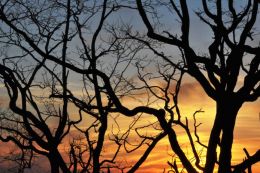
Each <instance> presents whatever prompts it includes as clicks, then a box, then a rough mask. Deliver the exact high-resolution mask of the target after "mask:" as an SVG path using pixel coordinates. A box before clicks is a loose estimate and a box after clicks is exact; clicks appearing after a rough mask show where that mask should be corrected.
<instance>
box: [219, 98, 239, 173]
mask: <svg viewBox="0 0 260 173" xmlns="http://www.w3.org/2000/svg"><path fill="white" fill-rule="evenodd" d="M240 107H241V104H238V103H237V102H235V101H234V100H233V101H231V102H230V103H229V104H227V105H226V107H225V110H224V112H225V117H224V120H223V122H222V138H221V144H220V155H219V170H218V172H219V173H222V172H226V173H230V172H231V159H232V145H233V133H234V127H235V123H236V118H237V113H238V110H239V109H240Z"/></svg>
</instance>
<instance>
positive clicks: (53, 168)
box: [48, 154, 59, 173]
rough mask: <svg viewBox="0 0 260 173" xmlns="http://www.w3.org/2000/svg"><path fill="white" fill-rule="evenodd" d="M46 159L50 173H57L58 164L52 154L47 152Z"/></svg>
mask: <svg viewBox="0 0 260 173" xmlns="http://www.w3.org/2000/svg"><path fill="white" fill-rule="evenodd" d="M48 159H49V162H50V166H51V173H59V164H58V163H57V161H56V159H55V156H54V155H53V154H49V156H48Z"/></svg>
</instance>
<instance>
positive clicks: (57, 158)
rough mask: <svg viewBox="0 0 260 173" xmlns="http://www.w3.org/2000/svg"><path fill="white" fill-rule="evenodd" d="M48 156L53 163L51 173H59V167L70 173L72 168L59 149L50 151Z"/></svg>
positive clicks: (51, 163) (63, 172)
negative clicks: (69, 167) (68, 165)
mask: <svg viewBox="0 0 260 173" xmlns="http://www.w3.org/2000/svg"><path fill="white" fill-rule="evenodd" d="M48 158H49V162H50V165H51V173H59V169H61V170H62V173H70V170H69V169H68V167H67V165H66V163H65V161H64V160H63V158H62V156H61V155H60V153H59V151H58V150H57V149H54V150H52V151H50V153H49V155H48Z"/></svg>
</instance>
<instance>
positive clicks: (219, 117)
mask: <svg viewBox="0 0 260 173" xmlns="http://www.w3.org/2000/svg"><path fill="white" fill-rule="evenodd" d="M145 2H146V1H145ZM149 2H150V4H149ZM149 2H146V3H142V2H141V1H140V0H136V3H137V6H138V11H139V14H140V16H141V18H142V20H143V22H144V24H145V26H146V28H147V30H148V32H147V36H148V37H149V38H152V39H153V40H157V41H159V42H160V43H165V44H168V45H171V46H176V47H178V48H179V49H181V51H182V52H183V57H184V59H185V69H186V72H187V73H188V74H190V75H191V76H192V77H194V78H195V79H196V80H197V81H198V82H199V83H200V84H201V86H202V87H203V89H204V91H205V92H206V93H207V95H208V96H209V97H210V98H212V99H213V100H215V102H216V115H215V121H214V125H213V127H212V131H211V134H210V139H209V142H208V146H207V156H206V159H207V160H206V164H205V167H204V168H203V171H204V172H213V169H214V167H215V164H216V163H218V165H219V167H218V172H231V170H232V168H234V169H233V170H234V172H241V171H243V170H245V169H246V168H247V166H250V165H251V164H254V163H255V162H257V161H259V151H258V152H256V153H255V155H254V156H253V157H249V158H248V159H247V160H246V161H244V162H243V163H241V164H240V165H237V166H234V167H233V166H231V157H232V153H231V149H232V143H233V131H234V127H235V121H236V118H237V113H238V111H239V109H240V108H241V106H242V104H243V103H245V102H252V101H255V100H257V98H258V97H259V94H260V86H259V79H260V78H259V77H260V71H259V63H260V54H259V52H260V48H259V45H256V46H255V47H254V45H253V44H250V43H249V41H248V40H250V39H251V40H252V39H253V37H254V36H253V35H252V34H253V33H254V32H253V31H254V26H255V24H256V21H257V19H258V18H257V15H258V10H259V8H258V5H259V1H257V0H254V1H251V0H248V1H247V4H245V7H240V8H238V5H237V4H235V3H238V2H233V1H232V0H231V1H228V2H224V1H221V0H216V1H213V2H210V1H206V0H202V1H201V2H200V3H201V4H202V6H203V7H202V10H200V11H197V12H196V14H197V16H198V17H199V18H200V19H201V21H202V22H204V23H205V24H207V25H208V26H209V28H210V29H211V31H212V33H213V34H214V36H213V39H212V41H211V44H210V45H209V47H208V52H207V53H206V55H200V54H198V53H196V51H195V50H194V48H192V46H191V44H190V15H191V12H190V9H189V8H188V3H187V1H186V0H183V1H178V2H176V1H169V2H165V3H164V2H161V3H160V2H159V1H158V2H157V3H156V2H154V3H152V2H153V1H149ZM144 4H145V5H144ZM154 4H156V5H157V7H158V6H160V5H161V6H167V8H170V10H171V11H172V12H173V13H174V14H176V16H177V18H178V21H179V23H178V24H179V25H180V35H174V34H171V33H170V31H163V32H157V30H159V29H158V27H157V28H155V27H154V25H153V23H152V22H151V21H152V20H151V19H150V18H149V17H150V16H149V15H148V14H156V11H155V10H153V11H152V10H148V9H155V8H156V7H155V6H153V5H154ZM209 6H210V7H209ZM226 7H227V8H226ZM146 10H147V11H149V13H148V12H147V11H146ZM156 15H157V16H160V15H159V14H156ZM156 15H153V16H156ZM158 20H160V19H158ZM255 27H256V26H255ZM143 42H144V44H145V45H147V46H148V47H150V48H151V49H152V51H154V52H155V53H157V54H158V56H160V57H162V58H163V59H165V60H166V61H169V62H170V63H172V64H173V65H176V64H175V63H174V61H172V60H171V59H170V58H168V57H167V56H165V55H164V54H163V53H160V51H156V49H153V47H152V45H151V44H149V42H147V41H145V40H143ZM249 55H250V56H251V57H252V58H250V57H249ZM247 64H248V65H247ZM241 70H242V71H243V73H244V74H245V75H244V76H243V75H242V74H241V73H242V72H241ZM239 77H241V78H242V77H243V85H242V86H239V84H238V79H239ZM218 145H219V147H220V153H219V155H218V156H217V152H216V149H217V146H218ZM179 157H180V159H181V160H182V162H183V165H184V166H185V168H186V169H187V170H188V172H196V171H194V169H192V168H190V166H189V165H188V164H186V161H185V158H182V156H180V155H179ZM217 158H218V159H217ZM242 165H243V166H242Z"/></svg>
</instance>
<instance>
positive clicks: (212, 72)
mask: <svg viewBox="0 0 260 173" xmlns="http://www.w3.org/2000/svg"><path fill="white" fill-rule="evenodd" d="M201 2H202V5H203V10H201V11H197V16H198V17H199V18H200V19H201V20H202V21H203V22H204V23H206V24H207V25H209V27H210V28H211V29H212V32H213V33H214V39H213V41H212V44H211V45H210V46H209V48H208V54H205V55H203V56H202V55H200V54H197V53H196V52H195V50H194V49H193V48H192V47H191V45H190V39H189V33H190V17H189V15H190V14H189V13H190V9H189V8H188V5H187V2H186V1H185V0H181V1H179V2H176V1H171V0H170V1H169V2H161V1H155V3H154V2H153V1H149V0H148V1H143V2H142V1H140V0H136V2H131V1H116V0H111V1H110V0H104V1H98V0H93V1H80V0H79V1H72V0H59V1H56V0H55V1H53V0H45V1H38V0H32V1H26V2H25V1H23V0H4V1H1V2H0V21H1V26H0V42H1V54H0V55H1V63H0V79H1V82H2V83H3V84H4V87H5V89H6V91H7V95H8V101H9V107H8V109H10V110H11V111H12V112H11V113H4V114H1V117H0V120H1V124H0V130H1V133H0V140H1V141H3V142H9V141H11V142H13V143H14V144H16V146H17V147H18V148H19V149H20V150H21V153H24V154H28V156H29V157H22V158H20V161H21V162H20V163H23V162H22V161H24V160H26V159H25V158H29V161H28V163H29V164H28V165H23V164H21V169H24V168H26V167H30V164H31V158H32V157H33V155H34V154H35V153H36V154H39V155H42V156H45V157H46V158H48V160H49V162H50V169H51V172H53V173H57V172H60V171H62V172H75V173H76V172H95V173H96V172H114V171H121V172H135V171H137V170H138V168H139V167H140V166H141V165H142V164H143V163H144V162H145V161H146V159H147V158H148V156H149V155H150V154H151V152H152V150H153V149H154V148H155V146H156V145H157V144H158V142H159V141H161V140H162V139H163V138H165V137H168V138H167V139H168V142H169V145H170V147H171V149H172V151H173V152H174V153H175V155H174V156H173V157H174V158H173V159H174V161H173V162H168V165H169V166H170V169H171V170H172V171H175V172H179V170H180V166H179V164H177V161H178V160H180V161H181V163H182V165H183V167H184V168H185V169H186V170H187V172H191V173H192V172H199V170H200V171H203V172H206V173H208V172H213V169H214V168H215V164H218V165H219V166H218V170H219V172H232V171H233V172H242V171H244V170H246V169H248V170H250V166H251V165H253V164H254V163H256V162H258V161H259V160H260V158H259V157H260V154H259V151H257V152H256V153H255V154H254V155H252V156H250V155H249V154H248V153H247V152H246V153H247V159H246V160H244V161H243V162H242V163H240V164H238V165H231V156H232V153H231V148H232V143H233V131H234V127H235V120H236V117H237V113H238V111H239V109H240V108H241V106H242V104H243V103H244V102H248V101H255V100H256V99H257V98H258V97H259V75H260V73H259V61H260V58H259V53H258V52H260V51H259V47H257V46H256V47H253V46H252V45H250V44H248V41H247V40H248V38H250V39H252V38H253V36H252V30H253V26H254V24H255V22H256V19H257V12H258V2H257V0H254V1H251V0H249V1H248V4H247V5H246V7H245V8H239V9H237V8H236V7H235V6H234V3H233V1H228V2H229V3H228V4H227V7H228V8H227V9H224V8H223V4H222V3H224V2H222V1H219V0H218V1H212V2H210V3H212V4H213V6H212V7H211V8H209V7H208V2H207V1H206V0H202V1H201ZM214 4H215V6H214ZM136 5H137V6H136ZM162 7H167V9H170V10H171V11H172V12H175V14H176V16H177V17H178V19H179V20H178V21H180V22H179V23H178V24H179V25H180V34H181V35H180V36H178V35H174V34H171V33H170V30H169V31H163V32H160V28H158V27H157V26H154V23H152V22H151V21H153V22H158V23H159V24H160V15H159V12H158V11H156V9H157V8H162ZM124 10H131V12H135V14H138V12H137V10H138V11H139V14H140V16H141V18H142V20H143V23H144V24H145V26H146V28H147V29H148V33H147V36H148V37H147V36H143V35H141V34H140V32H134V31H133V30H134V26H131V24H129V23H127V22H126V20H122V19H121V18H120V17H121V16H120V15H122V13H123V12H125V11H124ZM239 10H240V11H239ZM212 11H213V12H212ZM112 17H113V18H112ZM158 23H155V24H158ZM164 44H167V45H170V46H173V47H176V48H178V49H179V50H180V53H181V59H178V60H176V59H174V58H170V57H168V56H167V55H166V53H163V51H164V50H162V51H161V50H159V49H160V48H163V46H164ZM147 48H148V49H147ZM150 50H151V51H152V53H151V52H150ZM246 54H250V56H251V58H248V56H246ZM244 59H247V60H246V61H245V60H244ZM246 63H247V64H249V65H246ZM133 69H134V70H135V71H136V72H133ZM241 70H243V71H244V72H243V73H245V76H244V84H243V85H242V86H238V78H239V77H240V76H241ZM185 73H188V74H190V75H191V76H192V77H194V78H195V79H196V80H197V81H198V82H199V83H200V84H201V86H202V87H203V89H204V90H205V92H206V93H207V94H208V96H209V97H210V98H212V99H213V100H215V101H216V116H215V121H214V125H213V127H212V131H211V134H210V139H209V143H208V145H205V144H203V143H202V142H201V141H200V138H199V135H198V133H197V130H198V127H199V125H200V124H199V123H197V120H196V115H197V113H200V112H202V110H198V111H196V112H195V113H194V114H193V124H191V123H189V120H188V118H186V117H183V115H182V114H181V110H180V108H179V106H178V95H179V92H180V89H181V84H182V79H183V75H184V74H185ZM77 87H78V88H77ZM131 101H134V104H132V105H130V103H129V102H131ZM158 105H159V106H158ZM147 116H148V117H149V121H148V122H144V121H142V118H143V117H147ZM120 118H123V119H127V120H129V121H128V123H127V125H125V124H124V123H122V122H120V121H121V120H120ZM175 127H178V128H181V129H182V130H183V131H184V133H185V135H186V136H187V139H188V142H189V144H188V145H189V146H190V150H191V154H188V153H187V152H186V150H185V149H184V148H182V146H181V141H179V140H178V138H177V130H176V128H175ZM193 129H194V133H193V132H192V130H193ZM66 142H67V143H66ZM196 142H197V143H198V144H197V143H196ZM218 145H219V146H220V154H219V156H217V153H216V152H217V146H218ZM198 146H199V147H198ZM63 147H64V148H65V149H64V150H65V151H64V150H62V148H63ZM201 147H202V148H206V149H207V155H206V163H205V164H204V163H203V162H202V154H201V152H200V148H201ZM139 149H143V150H142V151H143V152H142V154H139V155H138V158H137V159H136V160H135V162H134V163H131V164H128V163H127V161H126V163H125V162H124V160H123V159H122V157H120V156H122V155H126V156H128V154H129V155H130V154H132V153H134V152H136V151H137V150H139ZM106 150H111V152H112V153H111V152H110V153H109V154H107V153H106ZM27 151H29V152H27ZM245 151H246V150H245ZM66 154H67V155H66ZM106 154H107V155H106ZM194 160H195V161H194ZM26 161H27V160H26Z"/></svg>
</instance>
